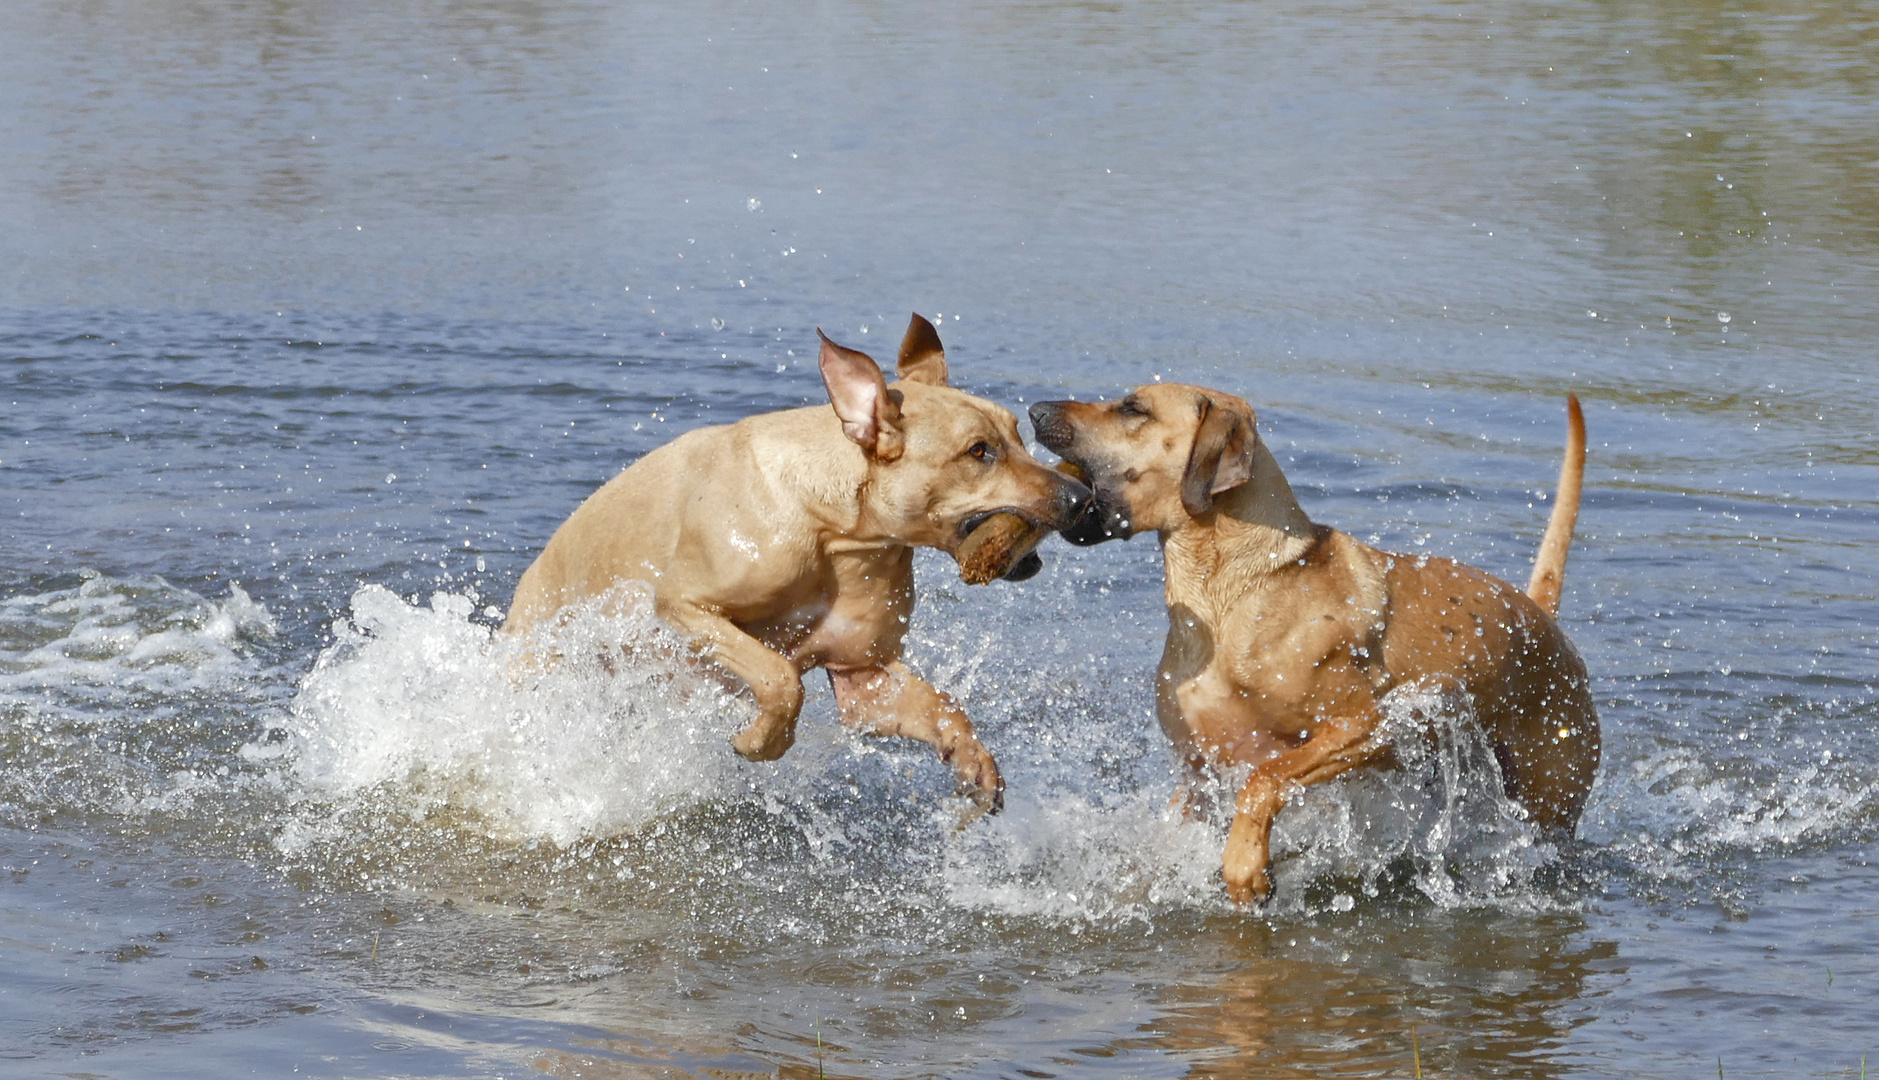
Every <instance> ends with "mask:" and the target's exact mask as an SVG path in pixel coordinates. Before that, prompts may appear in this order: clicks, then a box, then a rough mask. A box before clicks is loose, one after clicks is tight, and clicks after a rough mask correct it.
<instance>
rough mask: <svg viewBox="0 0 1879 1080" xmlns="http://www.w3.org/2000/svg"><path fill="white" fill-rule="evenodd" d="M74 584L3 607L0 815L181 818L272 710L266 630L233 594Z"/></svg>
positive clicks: (252, 605) (131, 581)
mask: <svg viewBox="0 0 1879 1080" xmlns="http://www.w3.org/2000/svg"><path fill="white" fill-rule="evenodd" d="M79 576H80V582H79V584H78V585H76V586H74V587H70V588H64V589H52V590H48V591H45V592H38V593H29V594H26V595H21V596H13V597H8V598H6V599H5V600H0V757H4V758H5V760H6V761H7V768H5V769H0V809H12V808H16V807H17V808H24V809H29V810H31V811H32V812H35V813H45V812H55V813H56V812H62V811H70V810H80V811H96V810H108V811H113V812H117V813H123V814H128V815H132V816H136V815H141V814H147V813H151V812H158V811H173V810H181V809H184V808H186V807H188V806H189V805H190V804H191V803H192V801H193V800H194V799H195V798H196V797H197V796H199V795H200V794H202V793H203V792H205V791H206V790H209V789H210V788H211V787H212V786H213V784H212V783H211V778H226V777H227V776H228V775H229V774H230V770H229V768H228V767H227V765H226V763H225V759H220V758H219V755H220V754H221V753H222V752H224V750H225V748H226V747H227V746H228V744H229V742H230V741H231V739H239V738H242V737H245V735H246V734H247V729H248V725H250V724H252V718H253V716H254V714H255V713H256V712H258V711H262V710H264V709H265V708H266V706H267V704H268V703H269V702H268V695H269V693H270V687H269V684H268V683H267V681H266V678H265V675H266V671H265V668H264V663H263V661H262V659H261V653H262V650H261V646H262V645H264V644H267V643H271V642H272V641H273V640H274V638H275V634H276V629H275V623H274V617H273V616H272V615H271V614H270V613H269V612H268V610H267V609H266V608H265V607H263V606H262V605H261V604H259V603H257V602H256V601H255V600H254V599H253V598H252V597H250V596H249V595H248V593H247V592H246V591H244V590H243V589H242V587H241V586H240V585H233V584H231V585H230V586H229V591H228V595H227V596H226V597H225V598H224V599H221V600H211V599H209V598H207V597H205V596H202V595H201V594H199V593H196V592H193V591H191V590H189V589H186V588H182V587H180V586H176V585H172V584H170V583H169V582H168V581H165V580H164V579H162V578H160V577H154V576H152V577H143V578H128V579H127V578H114V577H110V576H107V575H104V574H100V573H98V572H96V571H92V570H85V571H81V572H80V575H79ZM179 718H185V722H184V723H182V724H179V723H178V719H179ZM237 729H239V734H236V731H237ZM223 782H225V781H223Z"/></svg>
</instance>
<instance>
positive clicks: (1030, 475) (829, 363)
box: [816, 315, 1090, 580]
mask: <svg viewBox="0 0 1879 1080" xmlns="http://www.w3.org/2000/svg"><path fill="white" fill-rule="evenodd" d="M816 333H817V334H818V335H821V334H822V332H821V331H820V330H818V331H816ZM821 366H822V381H823V384H824V385H825V386H827V387H828V391H829V403H830V404H831V405H833V406H834V407H835V415H836V416H837V417H838V418H840V420H841V422H842V432H843V434H845V435H847V436H848V438H849V440H850V441H851V442H853V443H854V444H855V445H857V446H859V447H861V449H862V450H863V451H864V452H865V453H866V454H867V455H868V487H867V493H866V497H865V505H866V511H867V512H868V513H869V514H870V516H871V517H872V518H873V524H874V526H875V527H876V528H879V529H880V530H882V531H883V532H886V533H888V534H889V535H891V536H893V537H894V538H896V539H898V540H900V541H901V542H903V543H907V544H913V545H916V546H919V547H933V548H939V549H940V550H942V551H945V552H948V553H949V554H955V555H956V554H957V552H958V549H959V545H960V544H961V543H962V542H963V541H964V540H965V538H966V535H967V534H968V533H970V532H971V531H972V530H973V529H974V528H975V527H976V526H978V525H979V524H980V523H982V522H983V521H985V519H986V518H988V517H990V516H991V515H993V514H996V513H999V512H1001V511H1003V512H1009V513H1013V514H1016V515H1018V516H1019V517H1021V518H1024V519H1025V520H1026V521H1029V522H1031V523H1033V524H1035V525H1038V526H1041V527H1044V528H1048V529H1061V528H1063V527H1064V526H1066V525H1069V524H1070V523H1071V522H1073V521H1075V520H1076V519H1077V517H1078V515H1079V514H1081V513H1082V512H1083V508H1084V507H1085V505H1086V504H1087V503H1088V502H1089V498H1090V493H1089V489H1088V488H1085V487H1084V486H1083V485H1081V484H1079V483H1077V482H1076V481H1075V480H1072V479H1070V478H1069V477H1067V476H1064V475H1063V474H1062V473H1059V472H1057V471H1056V470H1054V469H1050V468H1047V467H1045V466H1044V465H1043V464H1042V463H1040V462H1039V461H1038V460H1037V459H1036V458H1034V457H1032V456H1031V455H1030V453H1029V452H1028V451H1027V450H1025V448H1024V439H1023V437H1021V436H1020V435H1019V434H1018V422H1017V420H1016V419H1015V418H1014V417H1013V416H1012V415H1011V414H1010V413H1009V412H1007V411H1005V410H1004V409H1001V408H999V407H998V406H997V405H994V404H992V403H991V402H989V401H986V400H984V399H983V398H976V397H973V396H972V395H971V394H967V393H963V392H961V391H958V390H955V389H953V388H952V387H951V386H948V385H947V383H946V375H947V368H946V352H945V350H944V348H943V347H942V346H941V345H940V339H939V334H938V332H936V331H935V330H934V329H933V324H932V323H929V322H927V321H926V320H925V319H923V318H921V317H920V316H919V315H915V316H914V317H913V322H912V324H911V325H910V326H908V328H907V336H906V339H905V340H904V341H902V342H901V346H900V365H899V374H900V381H898V382H896V383H895V384H894V385H892V386H889V385H887V382H886V379H885V378H884V377H883V376H882V374H881V369H880V366H879V365H877V364H876V363H875V362H874V360H873V359H871V358H870V357H869V356H868V355H867V354H866V353H862V352H857V351H855V350H854V349H847V348H843V347H842V346H840V345H837V344H835V343H834V342H833V341H830V340H829V339H828V337H827V336H826V335H822V355H821ZM1038 565H1039V564H1038V563H1037V561H1036V560H1035V558H1027V559H1025V560H1023V561H1020V562H1019V564H1018V565H1017V566H1016V567H1014V568H1013V569H1012V571H1010V572H1009V573H1007V574H1006V577H1007V578H1009V579H1014V580H1022V578H1024V577H1029V576H1030V574H1032V573H1035V572H1036V570H1037V567H1038Z"/></svg>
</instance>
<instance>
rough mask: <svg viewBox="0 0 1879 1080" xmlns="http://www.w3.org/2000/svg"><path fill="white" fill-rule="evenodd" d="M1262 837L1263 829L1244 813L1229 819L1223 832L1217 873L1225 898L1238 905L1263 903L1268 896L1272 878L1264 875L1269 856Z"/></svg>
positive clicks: (1270, 892)
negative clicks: (1224, 843)
mask: <svg viewBox="0 0 1879 1080" xmlns="http://www.w3.org/2000/svg"><path fill="white" fill-rule="evenodd" d="M1264 837H1265V830H1264V829H1261V828H1260V827H1259V826H1258V824H1257V823H1255V822H1253V821H1252V820H1250V818H1249V817H1248V815H1245V814H1241V815H1240V816H1239V817H1236V818H1234V819H1233V828H1232V830H1231V831H1230V832H1228V833H1227V850H1226V853H1225V854H1224V855H1222V856H1221V859H1220V876H1221V877H1222V878H1224V879H1225V880H1226V883H1227V897H1228V899H1230V900H1232V901H1233V902H1234V903H1235V904H1238V905H1240V906H1241V907H1246V906H1249V905H1253V904H1259V903H1263V902H1264V901H1265V899H1266V897H1268V896H1270V895H1272V880H1271V878H1269V877H1268V876H1267V874H1266V868H1267V864H1268V863H1269V862H1270V861H1271V858H1270V855H1269V853H1268V851H1267V848H1266V843H1265V839H1264Z"/></svg>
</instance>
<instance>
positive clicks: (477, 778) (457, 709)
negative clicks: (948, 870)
mask: <svg viewBox="0 0 1879 1080" xmlns="http://www.w3.org/2000/svg"><path fill="white" fill-rule="evenodd" d="M473 612H474V603H473V602H472V601H471V600H470V599H469V598H468V597H465V596H460V595H455V594H450V593H442V592H440V593H437V594H435V595H433V596H432V597H431V599H430V604H429V606H428V607H419V606H417V605H415V604H409V603H406V602H405V601H404V600H402V599H400V598H399V597H398V596H397V595H396V594H395V593H393V592H391V591H390V590H388V589H384V588H382V587H379V586H367V587H365V588H362V589H360V590H358V592H356V593H355V594H354V595H353V598H352V615H351V618H350V619H346V620H341V621H339V622H336V623H335V624H334V625H333V633H334V636H335V638H336V641H335V642H334V644H333V645H331V646H330V647H328V648H327V649H326V650H325V651H324V652H322V653H321V654H320V657H319V659H318V661H317V662H316V663H315V664H314V668H313V670H312V672H311V673H309V674H308V675H307V677H306V679H305V680H304V681H303V683H302V684H301V687H300V693H299V695H298V696H297V697H296V698H295V700H294V703H293V707H292V721H291V723H290V732H291V736H292V750H291V755H292V768H293V773H294V775H295V776H296V777H297V778H298V779H299V781H300V783H301V784H302V785H303V788H304V790H305V792H306V793H307V794H308V795H310V796H312V797H314V798H316V799H326V800H345V799H351V798H357V797H360V796H362V795H364V794H366V793H368V792H374V791H380V792H384V791H392V792H395V793H396V796H397V798H399V799H401V800H403V801H404V802H405V803H406V804H407V805H408V806H409V807H410V808H412V809H417V810H422V809H425V808H429V807H435V806H440V805H444V804H450V805H454V806H457V807H459V808H462V809H465V810H469V811H471V812H473V813H475V814H477V815H480V816H481V817H482V818H484V819H485V820H486V821H487V822H489V823H490V824H492V825H493V826H494V827H496V828H498V829H501V830H505V831H508V832H512V833H516V834H520V835H522V836H529V837H541V838H545V839H548V840H552V841H554V842H556V843H558V844H568V843H572V842H574V841H575V840H578V839H580V838H582V837H586V836H595V835H607V834H609V833H612V832H616V831H619V830H622V829H625V828H628V827H631V826H634V825H637V824H640V823H643V822H645V821H647V820H649V819H650V818H652V817H653V816H655V815H657V814H659V813H662V812H664V811H667V810H670V809H673V808H674V807H675V806H678V805H682V804H685V803H688V802H693V801H698V800H703V799H708V798H710V797H712V796H713V795H714V794H716V793H719V792H720V791H722V790H724V789H725V787H726V786H727V783H728V781H727V780H726V774H727V770H729V769H730V768H731V767H732V766H733V762H734V760H735V759H734V757H733V756H732V754H731V753H730V751H729V749H728V746H727V740H728V739H729V737H730V735H731V734H732V732H734V731H735V730H736V729H737V728H738V727H739V726H740V725H741V724H743V723H745V722H747V721H748V719H749V717H750V716H751V715H753V708H752V707H751V706H749V705H747V704H746V703H744V702H743V701H741V700H739V699H737V698H735V697H733V696H732V695H731V694H729V693H728V692H727V691H726V690H725V689H724V688H723V687H722V686H720V685H719V684H718V683H716V682H715V681H713V680H711V679H710V678H709V677H707V676H706V675H705V674H703V673H701V672H700V671H699V670H698V669H697V668H696V666H695V665H693V664H691V663H687V662H685V661H683V660H680V659H677V658H678V657H681V656H683V655H685V650H684V648H683V647H682V645H681V644H680V643H679V641H678V639H677V638H676V637H674V636H673V635H672V633H671V631H669V630H668V629H666V628H665V627H664V626H663V625H661V624H660V623H659V622H658V620H657V619H655V618H654V617H653V615H652V613H651V607H650V603H648V602H645V601H644V599H643V598H641V599H640V600H638V601H633V600H631V599H629V600H628V601H626V602H622V603H617V604H613V605H609V607H608V608H607V609H605V610H603V609H601V608H600V607H598V606H595V607H593V608H590V609H587V610H584V611H583V612H581V613H580V614H578V615H576V616H575V617H573V618H571V619H569V620H568V621H567V622H566V624H565V625H563V626H562V627H560V628H559V629H557V630H556V631H555V632H554V633H553V635H552V637H550V638H547V639H543V640H539V641H533V642H529V643H526V645H527V646H528V647H529V648H532V649H534V650H537V651H538V652H539V653H542V654H559V655H560V656H561V658H562V659H561V661H560V662H559V663H558V664H556V665H554V666H553V668H552V670H549V671H546V672H542V671H540V670H538V669H537V668H536V667H535V666H534V665H533V664H532V663H531V662H530V660H529V658H528V657H527V656H525V655H524V651H523V650H524V644H523V643H517V642H512V641H508V640H505V639H498V638H494V637H492V633H491V631H490V630H489V628H487V627H485V626H483V625H481V624H479V623H477V622H475V621H474V620H473V618H472V615H473ZM291 842H292V841H291V839H290V841H289V843H291Z"/></svg>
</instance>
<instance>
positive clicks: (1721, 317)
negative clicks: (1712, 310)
mask: <svg viewBox="0 0 1879 1080" xmlns="http://www.w3.org/2000/svg"><path fill="white" fill-rule="evenodd" d="M1716 321H1717V322H1719V323H1723V324H1725V325H1726V324H1727V323H1728V322H1729V313H1728V312H1726V311H1718V312H1717V313H1716Z"/></svg>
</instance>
